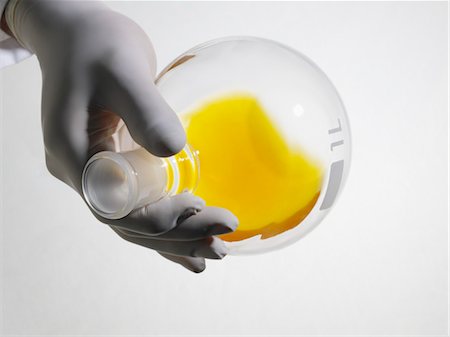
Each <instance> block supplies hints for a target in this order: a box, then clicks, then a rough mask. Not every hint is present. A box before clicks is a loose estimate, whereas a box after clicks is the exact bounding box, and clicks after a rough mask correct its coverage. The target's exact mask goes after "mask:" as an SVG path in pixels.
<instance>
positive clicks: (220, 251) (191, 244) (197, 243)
mask: <svg viewBox="0 0 450 337" xmlns="http://www.w3.org/2000/svg"><path fill="white" fill-rule="evenodd" d="M111 228H113V230H114V231H115V232H116V233H117V234H118V235H119V236H120V237H122V239H124V240H126V241H128V242H131V243H134V244H137V245H140V246H143V247H147V248H150V249H153V250H157V251H159V252H161V253H166V254H172V255H179V256H190V257H204V258H208V259H222V258H223V257H224V256H225V255H226V254H227V253H228V249H227V247H226V246H225V244H224V243H223V241H222V240H220V239H219V238H217V237H214V236H210V237H207V238H205V239H200V240H193V241H170V240H158V239H154V238H152V237H151V236H148V237H137V236H128V235H126V234H125V233H124V232H122V231H121V230H120V228H119V229H118V228H114V226H111Z"/></svg>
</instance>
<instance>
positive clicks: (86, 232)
mask: <svg viewBox="0 0 450 337" xmlns="http://www.w3.org/2000/svg"><path fill="white" fill-rule="evenodd" d="M111 6H112V7H113V8H115V9H117V10H119V11H121V12H122V13H124V14H126V15H128V16H130V17H131V18H133V19H134V20H136V21H137V22H138V23H139V24H140V25H142V27H143V28H144V29H145V30H146V31H147V33H148V34H149V36H150V37H151V39H152V41H153V43H154V45H155V49H156V51H157V55H158V59H159V67H158V68H159V70H161V69H162V67H163V66H164V65H165V64H167V63H168V62H169V61H171V60H172V59H173V58H174V57H176V56H177V55H178V54H180V53H181V52H183V51H184V50H186V49H188V48H190V47H192V46H193V45H195V44H197V43H200V42H203V41H206V40H209V39H212V38H217V37H221V36H226V35H255V36H260V37H265V38H270V39H274V40H278V41H280V42H282V43H285V44H287V45H290V46H292V47H294V48H296V49H298V50H299V51H301V52H303V53H304V54H306V55H307V56H309V57H310V58H312V59H313V60H314V61H315V62H316V63H317V64H318V65H319V66H320V67H321V68H322V69H323V70H324V71H325V72H326V73H327V74H328V75H329V77H330V78H331V80H332V81H333V82H334V84H335V85H336V87H337V88H338V91H339V92H340V94H341V96H342V98H343V100H344V103H345V104H346V107H347V110H348V115H349V118H350V122H351V126H352V133H353V162H352V168H351V171H350V175H349V179H348V181H347V185H346V187H345V189H344V192H343V194H342V196H341V198H340V199H339V201H338V203H337V204H336V206H335V208H334V209H333V210H332V212H331V213H330V215H329V216H328V217H327V218H326V219H325V220H324V221H323V223H322V224H321V225H320V226H319V227H318V228H317V229H316V230H315V231H313V232H312V233H311V234H310V235H309V236H307V237H306V238H305V239H303V240H301V241H300V242H298V243H297V244H295V245H293V246H291V247H288V248H285V249H283V250H280V251H277V252H274V253H270V254H266V255H260V256H250V257H227V258H225V259H224V260H223V261H212V262H209V263H208V265H207V269H206V271H205V272H204V273H202V274H198V275H197V274H193V273H190V272H188V271H185V270H184V269H182V268H181V267H180V266H178V265H176V264H172V263H171V262H169V261H167V260H164V259H162V258H161V257H160V256H159V255H158V254H156V253H154V252H152V251H149V250H146V249H145V248H142V247H139V246H135V245H132V244H130V243H128V242H125V241H123V240H122V239H120V238H119V237H118V236H116V235H115V234H114V233H113V232H112V231H111V230H110V229H109V228H108V227H106V226H104V225H102V224H100V223H99V222H97V221H96V220H95V219H94V218H93V217H92V216H91V214H90V212H89V211H88V209H87V208H85V206H84V205H83V203H82V201H81V199H80V198H79V197H78V196H77V195H76V194H75V193H74V192H72V191H71V190H70V189H69V188H68V187H66V186H65V185H63V184H62V183H60V182H58V181H57V180H56V179H54V178H52V177H51V176H50V174H49V173H47V171H46V168H45V165H44V153H43V144H42V137H41V131H40V112H39V110H40V82H41V78H40V72H39V67H38V63H37V60H36V59H35V58H32V59H29V60H27V61H25V62H22V63H21V64H19V65H15V66H13V67H9V68H7V69H5V70H2V71H1V89H2V90H1V91H2V97H1V107H2V112H1V117H2V131H1V132H2V137H1V138H2V143H3V158H2V169H3V177H2V197H3V210H2V213H1V214H2V217H3V224H2V227H1V229H2V243H1V248H2V257H1V261H2V274H1V275H2V277H1V281H2V296H3V298H2V300H1V303H2V308H3V332H4V333H5V334H42V335H51V334H54V335H58V336H61V335H62V334H73V335H75V334H81V335H83V334H91V335H94V334H104V335H114V334H128V335H134V334H145V335H157V334H160V335H164V334H173V335H184V334H191V335H197V336H198V335H208V336H211V335H219V334H222V335H228V334H242V335H247V334H253V335H261V334H265V335H275V336H281V335H288V334H295V335H308V334H309V335H320V334H321V335H351V334H373V335H383V334H389V335H392V334H399V335H403V334H404V335H407V334H415V335H431V334H435V335H443V334H447V320H448V319H447V317H448V306H447V299H448V287H447V281H448V257H447V248H448V229H447V203H448V197H447V186H448V178H447V168H448V166H447V155H448V153H447V150H448V147H447V135H448V129H447V128H448V120H447V118H448V117H447V89H448V86H447V73H448V69H447V56H448V55H447V38H448V36H447V4H446V3H445V2H440V3H421V2H415V3H389V2H380V3H307V2H306V3H174V2H172V3H157V2H154V3H128V4H126V3H113V4H112V5H111Z"/></svg>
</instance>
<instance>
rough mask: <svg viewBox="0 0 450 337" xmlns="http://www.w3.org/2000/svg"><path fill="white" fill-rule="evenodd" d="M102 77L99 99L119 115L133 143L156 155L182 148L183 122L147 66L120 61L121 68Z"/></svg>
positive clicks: (171, 152)
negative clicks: (160, 90) (154, 80)
mask: <svg viewBox="0 0 450 337" xmlns="http://www.w3.org/2000/svg"><path fill="white" fill-rule="evenodd" d="M103 77H104V81H102V82H103V83H104V85H103V86H102V88H101V89H100V93H99V97H100V100H101V103H102V104H105V105H106V106H107V107H108V108H109V109H111V110H112V111H114V112H116V113H118V114H119V115H120V117H121V118H122V119H123V120H124V122H125V124H126V125H127V128H128V130H129V131H130V134H131V136H132V137H133V139H134V141H135V142H136V143H138V144H139V145H141V146H142V147H144V148H145V149H146V150H147V151H149V152H150V153H152V154H154V155H156V156H158V157H167V156H171V155H173V154H175V153H178V152H179V151H181V150H182V149H183V147H184V145H185V144H186V134H185V132H184V129H183V126H182V125H181V122H180V120H179V118H178V117H177V115H176V113H175V112H174V111H173V110H172V108H171V107H170V106H169V105H168V104H167V102H166V101H165V100H164V98H163V97H162V96H161V94H160V93H159V92H158V89H157V88H156V86H155V84H154V83H153V80H152V72H151V70H150V68H149V67H146V66H141V67H138V66H137V65H136V64H135V65H129V64H128V65H127V66H125V65H124V63H122V67H121V69H120V70H117V71H114V73H111V71H109V72H108V73H106V74H104V76H103Z"/></svg>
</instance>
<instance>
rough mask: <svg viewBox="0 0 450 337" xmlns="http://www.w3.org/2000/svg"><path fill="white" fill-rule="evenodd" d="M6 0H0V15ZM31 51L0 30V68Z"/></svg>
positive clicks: (18, 59)
mask: <svg viewBox="0 0 450 337" xmlns="http://www.w3.org/2000/svg"><path fill="white" fill-rule="evenodd" d="M7 2H8V0H0V17H1V15H3V11H4V10H5V7H6V4H7ZM31 55H32V53H31V52H30V51H29V50H27V49H25V48H23V47H22V46H21V45H19V43H18V42H17V41H16V39H15V38H13V37H11V36H9V35H8V34H6V33H5V32H4V31H2V30H0V69H1V68H4V67H6V66H9V65H11V64H14V63H17V62H20V61H22V60H23V59H25V58H27V57H29V56H31Z"/></svg>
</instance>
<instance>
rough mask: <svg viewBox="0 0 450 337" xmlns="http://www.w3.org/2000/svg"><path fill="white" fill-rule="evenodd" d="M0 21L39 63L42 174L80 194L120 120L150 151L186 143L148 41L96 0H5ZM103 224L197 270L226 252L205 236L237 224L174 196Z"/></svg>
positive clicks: (194, 200)
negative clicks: (86, 171) (159, 85)
mask: <svg viewBox="0 0 450 337" xmlns="http://www.w3.org/2000/svg"><path fill="white" fill-rule="evenodd" d="M5 15H6V22H7V24H8V27H9V29H10V30H11V32H12V34H13V35H14V36H15V37H16V39H17V40H18V41H19V42H20V43H21V44H22V45H23V46H24V47H26V48H28V49H29V50H31V51H32V52H34V53H35V54H36V55H37V58H38V60H39V64H40V67H41V70H42V78H43V88H42V129H43V135H44V144H45V155H46V163H47V167H48V169H49V171H50V172H51V173H52V174H53V175H54V176H55V177H57V178H58V179H60V180H62V181H63V182H65V183H66V184H68V185H70V186H71V187H72V188H74V189H75V190H76V191H77V192H78V193H79V194H80V195H81V196H82V188H81V175H82V170H83V167H84V165H85V163H86V162H87V160H88V159H89V158H90V157H91V156H92V155H93V154H94V153H96V152H98V151H103V150H112V151H114V148H115V144H114V138H113V134H114V132H115V131H116V129H117V125H118V123H119V121H120V120H121V119H122V120H123V121H124V122H125V124H126V126H127V128H128V130H129V131H130V133H131V136H132V137H133V139H134V140H135V141H136V142H137V143H138V144H140V145H141V146H143V147H144V148H145V149H147V150H148V151H149V152H151V153H153V154H154V155H157V156H170V155H173V154H175V153H177V152H179V151H180V150H181V149H182V148H183V147H184V145H185V142H186V136H185V133H184V130H183V127H182V126H181V124H180V122H179V120H178V118H177V116H176V114H175V113H174V112H173V111H172V109H171V108H170V107H169V106H168V104H167V103H166V102H165V101H164V99H163V98H162V97H161V96H160V95H159V93H158V91H157V89H156V87H155V85H154V82H153V80H154V78H155V72H156V63H155V53H154V50H153V47H152V45H151V43H150V41H149V39H148V37H147V36H146V34H145V33H144V32H143V31H142V30H141V29H140V27H139V26H138V25H137V24H135V23H134V22H133V21H131V20H130V19H128V18H127V17H125V16H123V15H121V14H119V13H116V12H113V11H111V10H110V9H108V8H107V7H106V6H105V5H104V4H102V3H98V2H76V1H75V2H67V1H48V0H10V2H9V4H8V6H7V8H6V11H5ZM93 213H94V214H95V216H96V217H97V218H98V219H99V220H100V221H102V222H104V223H107V224H109V225H110V226H111V228H112V229H113V230H114V231H115V232H116V233H117V234H118V235H120V236H121V237H122V238H123V239H125V240H128V241H130V242H133V243H136V244H139V245H142V246H145V247H148V248H151V249H154V250H157V251H158V252H159V253H160V254H161V255H163V256H164V257H166V258H168V259H170V260H172V261H174V262H177V263H180V264H181V265H183V266H185V267H186V268H188V269H190V270H192V271H195V272H200V271H202V270H203V269H204V268H205V261H204V258H211V259H221V258H223V257H224V256H225V255H226V253H227V249H226V247H225V245H224V243H223V242H222V241H221V240H220V239H219V238H217V237H215V236H214V235H217V234H222V233H227V232H230V231H233V230H235V229H236V226H237V219H236V217H235V216H234V215H233V214H231V213H230V212H229V211H227V210H225V209H221V208H216V207H205V204H204V202H203V200H201V199H200V198H198V197H196V196H193V195H191V194H189V193H182V194H180V195H176V196H173V197H170V198H164V199H161V200H160V201H159V202H157V203H155V204H152V205H147V206H144V207H142V208H140V209H137V210H135V211H133V212H132V213H131V214H129V215H128V216H126V217H125V218H122V219H118V220H109V219H105V218H102V217H100V216H99V215H97V214H96V213H95V212H93Z"/></svg>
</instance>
